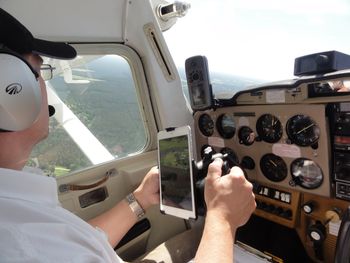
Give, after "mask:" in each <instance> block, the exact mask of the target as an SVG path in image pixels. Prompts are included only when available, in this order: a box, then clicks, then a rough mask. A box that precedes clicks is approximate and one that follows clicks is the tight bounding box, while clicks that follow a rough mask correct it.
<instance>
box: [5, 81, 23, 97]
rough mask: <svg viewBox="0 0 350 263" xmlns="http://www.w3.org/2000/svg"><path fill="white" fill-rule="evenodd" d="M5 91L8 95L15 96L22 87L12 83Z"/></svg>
mask: <svg viewBox="0 0 350 263" xmlns="http://www.w3.org/2000/svg"><path fill="white" fill-rule="evenodd" d="M5 91H6V93H7V94H9V95H16V94H18V93H20V92H21V91H22V85H21V84H19V83H12V84H10V85H8V86H7V87H6V89H5Z"/></svg>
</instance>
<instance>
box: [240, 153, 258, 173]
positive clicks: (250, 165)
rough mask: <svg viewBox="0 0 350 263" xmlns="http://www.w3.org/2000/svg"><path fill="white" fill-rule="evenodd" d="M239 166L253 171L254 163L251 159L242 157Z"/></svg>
mask: <svg viewBox="0 0 350 263" xmlns="http://www.w3.org/2000/svg"><path fill="white" fill-rule="evenodd" d="M241 166H242V168H244V169H248V170H253V169H254V168H255V162H254V160H253V159H252V158H251V157H249V156H244V157H243V158H242V162H241Z"/></svg>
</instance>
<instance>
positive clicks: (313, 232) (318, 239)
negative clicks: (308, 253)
mask: <svg viewBox="0 0 350 263" xmlns="http://www.w3.org/2000/svg"><path fill="white" fill-rule="evenodd" d="M307 233H308V235H309V237H310V239H311V240H312V241H313V242H315V243H322V242H323V241H324V240H325V239H326V227H325V226H324V225H323V224H322V223H321V222H319V221H317V222H316V223H315V224H314V225H311V226H309V228H308V231H307Z"/></svg>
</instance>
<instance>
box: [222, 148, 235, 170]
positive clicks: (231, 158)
mask: <svg viewBox="0 0 350 263" xmlns="http://www.w3.org/2000/svg"><path fill="white" fill-rule="evenodd" d="M220 152H221V153H222V154H227V158H226V160H227V162H228V164H229V166H230V167H233V166H237V165H238V164H239V160H238V156H237V155H236V153H235V152H234V151H233V150H232V149H231V148H228V147H225V148H222V149H221V151H220Z"/></svg>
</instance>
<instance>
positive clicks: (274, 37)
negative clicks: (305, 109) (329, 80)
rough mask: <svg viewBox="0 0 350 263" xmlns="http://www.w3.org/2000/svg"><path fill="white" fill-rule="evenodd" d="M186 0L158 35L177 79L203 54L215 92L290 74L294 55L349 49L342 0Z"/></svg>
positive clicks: (349, 6) (347, 14)
mask: <svg viewBox="0 0 350 263" xmlns="http://www.w3.org/2000/svg"><path fill="white" fill-rule="evenodd" d="M187 2H188V3H190V4H191V8H190V9H189V11H188V13H187V15H186V16H185V17H183V18H181V19H178V21H177V23H176V24H175V25H174V26H173V27H172V28H171V29H170V30H168V31H166V32H165V33H164V35H165V38H166V41H167V44H168V47H169V49H170V52H171V53H172V56H173V58H174V61H175V63H176V65H177V67H178V68H179V72H180V75H181V78H182V79H183V81H182V82H183V83H186V81H185V80H186V79H185V75H184V74H183V68H184V64H185V60H186V58H188V57H191V56H195V55H204V56H206V57H207V59H208V63H209V71H210V77H211V82H212V85H213V92H214V94H215V95H216V97H232V95H233V94H234V93H235V92H237V91H239V90H243V89H247V88H249V87H251V86H252V85H255V84H260V83H264V82H271V81H278V80H285V79H291V78H295V77H294V76H293V71H294V59H295V58H296V57H300V56H304V55H307V54H312V53H318V52H322V51H330V50H337V51H339V52H342V53H346V54H350V35H349V34H348V33H347V29H348V28H349V26H350V19H349V18H350V2H349V1H347V0H333V1H324V0H308V1H303V0H285V1H279V0H266V1H260V0H249V1H246V0H218V1H211V0H187Z"/></svg>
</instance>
